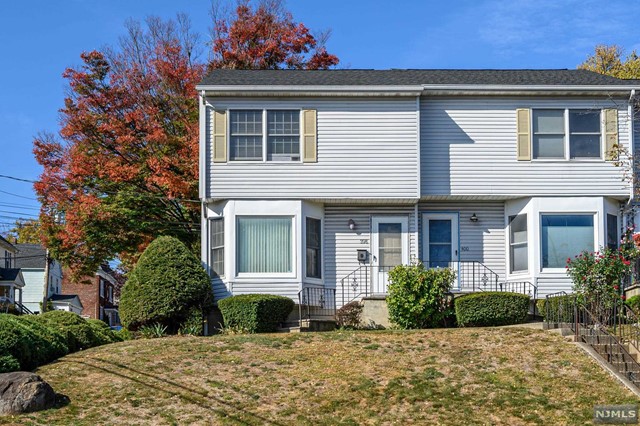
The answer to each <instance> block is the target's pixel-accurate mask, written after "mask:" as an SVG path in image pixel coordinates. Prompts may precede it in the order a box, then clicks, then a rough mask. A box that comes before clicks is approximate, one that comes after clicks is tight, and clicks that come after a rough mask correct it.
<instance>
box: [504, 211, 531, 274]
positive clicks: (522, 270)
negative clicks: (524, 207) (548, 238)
mask: <svg viewBox="0 0 640 426" xmlns="http://www.w3.org/2000/svg"><path fill="white" fill-rule="evenodd" d="M518 216H524V217H525V219H524V223H525V225H526V232H527V239H526V241H525V242H523V243H513V239H512V232H511V222H512V219H515V218H516V217H518ZM507 223H508V224H509V226H508V228H509V229H508V232H509V234H508V236H509V248H508V249H509V275H526V274H528V273H529V269H530V263H531V262H530V261H529V260H530V259H529V248H530V244H529V235H530V232H529V214H528V213H526V212H520V213H518V214H514V215H509V216H507ZM515 245H518V246H523V245H524V246H526V247H527V269H519V270H514V269H513V250H512V249H513V247H514V246H515Z"/></svg>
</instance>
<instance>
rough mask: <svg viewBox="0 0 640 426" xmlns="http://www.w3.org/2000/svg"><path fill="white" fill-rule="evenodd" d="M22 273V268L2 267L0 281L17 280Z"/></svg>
mask: <svg viewBox="0 0 640 426" xmlns="http://www.w3.org/2000/svg"><path fill="white" fill-rule="evenodd" d="M19 275H20V268H0V281H15V280H16V278H18V276H19Z"/></svg>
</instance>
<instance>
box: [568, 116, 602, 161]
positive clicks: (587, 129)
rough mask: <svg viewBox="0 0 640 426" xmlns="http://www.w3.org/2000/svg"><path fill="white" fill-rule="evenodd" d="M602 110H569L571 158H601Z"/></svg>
mask: <svg viewBox="0 0 640 426" xmlns="http://www.w3.org/2000/svg"><path fill="white" fill-rule="evenodd" d="M600 140H601V137H600V111H590V110H571V111H569V153H570V156H571V158H600V156H601V154H600Z"/></svg>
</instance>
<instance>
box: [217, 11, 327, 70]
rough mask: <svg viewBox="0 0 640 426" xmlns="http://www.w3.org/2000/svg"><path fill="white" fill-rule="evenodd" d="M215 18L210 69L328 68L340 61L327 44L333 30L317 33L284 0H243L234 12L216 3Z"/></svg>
mask: <svg viewBox="0 0 640 426" xmlns="http://www.w3.org/2000/svg"><path fill="white" fill-rule="evenodd" d="M212 18H213V28H212V42H211V45H212V52H211V53H212V58H211V61H210V62H209V65H208V68H209V69H212V68H233V69H281V68H286V69H327V68H330V67H332V66H335V65H337V64H338V62H339V61H338V57H337V56H335V55H332V54H330V53H328V52H327V50H326V48H325V42H326V40H327V38H328V36H329V33H328V32H325V33H321V34H319V37H317V38H316V37H314V36H313V35H312V34H311V32H310V30H309V29H308V28H307V27H306V26H305V25H304V24H302V23H296V22H295V21H294V20H293V17H292V16H291V13H289V12H288V11H287V10H286V9H285V8H284V6H283V2H282V1H281V0H263V1H261V2H259V3H257V4H255V5H253V4H252V3H250V2H248V1H241V2H239V3H238V7H237V8H236V10H235V13H234V14H226V13H223V12H221V11H220V8H219V7H216V4H215V3H214V7H213V8H212Z"/></svg>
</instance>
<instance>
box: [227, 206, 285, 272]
mask: <svg viewBox="0 0 640 426" xmlns="http://www.w3.org/2000/svg"><path fill="white" fill-rule="evenodd" d="M245 217H249V218H254V219H258V218H262V219H274V218H281V219H282V218H287V219H289V220H290V221H291V271H290V272H240V271H239V263H240V262H238V254H239V251H240V244H238V239H239V236H240V232H239V231H238V228H239V227H238V222H239V219H241V218H245ZM295 219H296V216H295V215H290V214H259V215H251V214H236V215H235V220H234V224H235V229H234V238H235V242H234V244H235V254H234V256H235V258H234V264H235V277H236V278H237V279H244V278H296V269H297V264H296V250H297V248H296V247H297V244H296V221H295Z"/></svg>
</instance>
